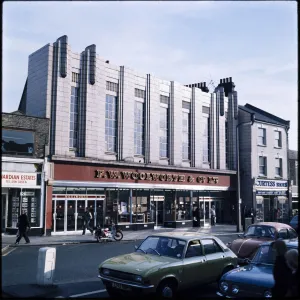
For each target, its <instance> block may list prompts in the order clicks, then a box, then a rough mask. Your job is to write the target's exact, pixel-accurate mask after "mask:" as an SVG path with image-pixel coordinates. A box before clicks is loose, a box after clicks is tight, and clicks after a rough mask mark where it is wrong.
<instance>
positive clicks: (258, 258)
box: [251, 245, 295, 265]
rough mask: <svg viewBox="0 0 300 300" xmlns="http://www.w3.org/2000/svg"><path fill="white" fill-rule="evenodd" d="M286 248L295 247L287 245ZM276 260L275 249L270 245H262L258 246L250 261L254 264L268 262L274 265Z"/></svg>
mask: <svg viewBox="0 0 300 300" xmlns="http://www.w3.org/2000/svg"><path fill="white" fill-rule="evenodd" d="M287 249H288V250H290V249H295V248H294V247H291V246H290V247H289V246H287ZM275 260H276V249H275V248H274V247H272V245H262V246H260V247H259V248H258V250H257V252H256V254H255V256H254V258H253V259H252V261H251V263H254V264H268V265H274V263H275Z"/></svg>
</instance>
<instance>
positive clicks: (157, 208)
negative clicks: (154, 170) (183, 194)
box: [152, 196, 165, 227]
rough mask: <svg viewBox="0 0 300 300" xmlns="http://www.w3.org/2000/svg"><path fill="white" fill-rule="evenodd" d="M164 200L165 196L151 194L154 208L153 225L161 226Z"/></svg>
mask: <svg viewBox="0 0 300 300" xmlns="http://www.w3.org/2000/svg"><path fill="white" fill-rule="evenodd" d="M164 200H165V196H152V201H153V208H154V216H153V217H154V218H153V219H154V224H155V226H156V227H157V226H163V223H164Z"/></svg>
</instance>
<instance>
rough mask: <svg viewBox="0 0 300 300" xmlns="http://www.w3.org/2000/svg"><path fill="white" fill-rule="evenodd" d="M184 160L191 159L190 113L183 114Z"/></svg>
mask: <svg viewBox="0 0 300 300" xmlns="http://www.w3.org/2000/svg"><path fill="white" fill-rule="evenodd" d="M182 159H184V160H187V159H190V113H188V112H182Z"/></svg>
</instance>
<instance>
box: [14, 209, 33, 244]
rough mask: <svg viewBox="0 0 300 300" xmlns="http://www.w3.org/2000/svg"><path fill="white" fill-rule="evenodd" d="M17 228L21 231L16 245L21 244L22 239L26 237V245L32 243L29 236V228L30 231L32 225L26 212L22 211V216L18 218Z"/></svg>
mask: <svg viewBox="0 0 300 300" xmlns="http://www.w3.org/2000/svg"><path fill="white" fill-rule="evenodd" d="M17 227H18V229H19V232H18V237H17V240H16V242H15V244H19V242H20V240H21V238H22V237H24V239H25V241H26V244H29V243H30V240H29V238H28V236H27V228H28V229H29V230H30V223H29V221H28V217H27V214H26V211H25V210H22V214H21V215H20V216H19V218H18V224H17Z"/></svg>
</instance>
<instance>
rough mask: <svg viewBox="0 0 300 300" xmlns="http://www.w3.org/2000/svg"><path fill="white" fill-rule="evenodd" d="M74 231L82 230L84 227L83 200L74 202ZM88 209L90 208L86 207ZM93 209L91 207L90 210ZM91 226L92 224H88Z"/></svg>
mask: <svg viewBox="0 0 300 300" xmlns="http://www.w3.org/2000/svg"><path fill="white" fill-rule="evenodd" d="M76 208H77V212H76V230H83V225H84V212H85V200H76ZM88 208H89V209H90V206H89V205H88ZM91 209H93V207H92V208H91ZM90 225H91V226H92V223H90Z"/></svg>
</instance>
